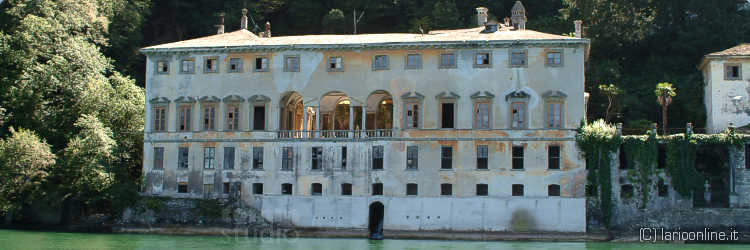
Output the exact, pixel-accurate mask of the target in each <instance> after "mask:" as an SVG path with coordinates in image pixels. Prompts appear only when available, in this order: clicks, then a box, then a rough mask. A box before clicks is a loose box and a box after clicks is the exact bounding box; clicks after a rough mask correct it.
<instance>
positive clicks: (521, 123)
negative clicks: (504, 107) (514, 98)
mask: <svg viewBox="0 0 750 250" xmlns="http://www.w3.org/2000/svg"><path fill="white" fill-rule="evenodd" d="M510 115H511V117H510V118H511V124H510V127H511V128H526V103H525V102H514V103H511V112H510Z"/></svg>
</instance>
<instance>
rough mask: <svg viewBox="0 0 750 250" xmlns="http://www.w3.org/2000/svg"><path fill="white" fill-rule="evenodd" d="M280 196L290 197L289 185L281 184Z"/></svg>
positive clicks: (290, 187)
mask: <svg viewBox="0 0 750 250" xmlns="http://www.w3.org/2000/svg"><path fill="white" fill-rule="evenodd" d="M281 194H283V195H292V184H291V183H284V184H281Z"/></svg>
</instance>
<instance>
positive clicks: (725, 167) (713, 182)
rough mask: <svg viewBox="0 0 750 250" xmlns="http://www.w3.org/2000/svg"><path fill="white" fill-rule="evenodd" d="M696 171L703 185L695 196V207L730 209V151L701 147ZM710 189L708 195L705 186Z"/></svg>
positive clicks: (696, 159) (709, 146)
mask: <svg viewBox="0 0 750 250" xmlns="http://www.w3.org/2000/svg"><path fill="white" fill-rule="evenodd" d="M695 170H697V171H698V173H699V174H701V177H702V178H701V179H702V181H703V182H702V183H700V188H698V190H696V191H695V193H694V195H693V206H695V207H729V193H730V191H731V187H730V183H731V181H730V180H729V178H731V175H730V173H729V171H730V168H729V150H728V149H727V147H725V146H719V145H706V146H699V147H698V150H697V151H696V158H695ZM706 182H708V184H709V188H708V192H709V193H706V192H705V191H706V187H705V184H706Z"/></svg>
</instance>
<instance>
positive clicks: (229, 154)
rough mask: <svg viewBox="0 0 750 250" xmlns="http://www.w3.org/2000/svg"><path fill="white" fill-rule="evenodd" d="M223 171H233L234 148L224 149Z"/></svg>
mask: <svg viewBox="0 0 750 250" xmlns="http://www.w3.org/2000/svg"><path fill="white" fill-rule="evenodd" d="M224 169H234V147H224Z"/></svg>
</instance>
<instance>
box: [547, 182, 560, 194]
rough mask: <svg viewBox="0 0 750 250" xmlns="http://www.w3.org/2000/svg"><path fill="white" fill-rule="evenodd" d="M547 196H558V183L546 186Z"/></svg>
mask: <svg viewBox="0 0 750 250" xmlns="http://www.w3.org/2000/svg"><path fill="white" fill-rule="evenodd" d="M547 196H560V185H557V184H551V185H549V186H547Z"/></svg>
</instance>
